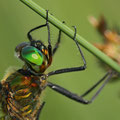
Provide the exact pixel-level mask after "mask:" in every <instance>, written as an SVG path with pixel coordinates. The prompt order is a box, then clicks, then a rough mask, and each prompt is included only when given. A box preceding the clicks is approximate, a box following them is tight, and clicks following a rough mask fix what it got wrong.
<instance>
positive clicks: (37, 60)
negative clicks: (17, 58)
mask: <svg viewBox="0 0 120 120" xmlns="http://www.w3.org/2000/svg"><path fill="white" fill-rule="evenodd" d="M21 56H22V58H23V59H24V60H25V61H28V62H30V63H33V64H35V65H41V64H42V63H43V54H42V53H41V52H40V51H39V50H38V49H37V48H35V47H33V46H27V47H25V48H23V49H22V51H21Z"/></svg>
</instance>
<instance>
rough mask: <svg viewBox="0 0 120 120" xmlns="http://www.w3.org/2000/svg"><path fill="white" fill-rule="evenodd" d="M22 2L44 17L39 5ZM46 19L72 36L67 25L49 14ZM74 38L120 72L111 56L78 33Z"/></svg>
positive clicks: (43, 10)
mask: <svg viewBox="0 0 120 120" xmlns="http://www.w3.org/2000/svg"><path fill="white" fill-rule="evenodd" d="M20 1H21V2H23V3H24V4H26V5H27V6H28V7H30V8H31V9H32V10H34V11H35V12H36V13H38V14H39V15H40V16H42V17H43V18H46V10H45V9H43V8H41V7H40V6H39V5H37V4H36V3H35V2H33V1H32V0H20ZM48 20H49V22H50V23H51V24H53V25H54V26H55V27H57V28H58V29H61V30H62V32H64V33H65V34H66V35H67V36H69V37H70V38H73V36H74V31H73V30H71V29H70V28H69V27H67V26H66V25H65V24H63V23H62V22H60V21H59V20H58V19H56V18H55V17H54V16H52V15H51V14H49V17H48ZM76 40H77V41H78V42H79V44H80V45H82V46H83V47H84V48H86V49H87V50H88V51H89V52H91V53H92V54H94V55H95V56H96V57H98V58H99V59H100V60H102V61H103V62H105V63H106V64H107V65H109V66H110V67H111V68H112V69H114V70H116V71H117V72H120V66H119V65H118V64H117V63H116V62H114V61H113V60H112V59H111V58H109V57H108V56H106V55H105V54H104V53H103V52H101V51H100V50H98V49H97V48H96V47H94V46H93V45H92V44H90V43H89V42H87V41H86V40H85V39H84V38H83V37H81V36H80V35H78V34H77V35H76Z"/></svg>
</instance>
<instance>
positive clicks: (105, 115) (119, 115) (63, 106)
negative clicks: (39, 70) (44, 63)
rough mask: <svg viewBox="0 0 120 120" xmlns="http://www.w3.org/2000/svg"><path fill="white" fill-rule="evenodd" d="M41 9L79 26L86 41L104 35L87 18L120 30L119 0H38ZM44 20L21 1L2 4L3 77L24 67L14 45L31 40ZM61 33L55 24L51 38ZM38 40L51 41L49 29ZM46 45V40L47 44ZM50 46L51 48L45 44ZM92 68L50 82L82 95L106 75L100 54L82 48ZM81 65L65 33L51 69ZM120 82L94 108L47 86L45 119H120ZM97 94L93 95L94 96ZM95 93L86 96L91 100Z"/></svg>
mask: <svg viewBox="0 0 120 120" xmlns="http://www.w3.org/2000/svg"><path fill="white" fill-rule="evenodd" d="M34 1H35V2H36V3H38V4H39V5H40V6H41V7H43V8H45V9H48V10H49V11H50V13H52V14H53V15H54V16H55V17H56V18H58V19H59V20H61V21H63V20H64V21H66V24H67V25H68V26H69V27H71V26H73V25H76V27H77V31H78V33H79V34H80V35H81V36H83V37H84V38H85V39H86V40H87V41H89V42H91V43H94V42H102V40H101V39H102V38H101V36H100V35H99V34H98V33H97V32H96V30H95V29H94V28H93V27H92V25H91V24H90V23H89V22H88V16H90V15H94V16H95V17H97V18H98V17H99V16H100V15H101V14H103V15H104V16H105V18H106V19H107V21H108V24H109V25H110V26H114V25H118V26H120V15H119V11H120V1H119V0H34ZM43 23H45V20H44V19H43V18H41V17H40V16H39V15H37V14H36V13H35V12H33V11H32V10H31V9H29V8H28V7H27V6H25V5H24V4H23V3H21V2H20V1H19V0H0V55H1V57H0V78H1V79H2V77H3V76H4V74H5V71H6V69H7V68H8V67H10V66H17V67H21V66H22V64H23V63H22V62H21V61H19V60H17V59H16V58H14V49H15V47H16V46H17V45H18V44H19V43H21V42H24V41H28V39H27V36H26V34H27V32H28V31H29V30H30V29H31V28H34V27H35V26H37V25H40V24H43ZM57 35H58V30H57V29H56V28H55V27H53V26H51V40H52V44H53V45H54V44H55V41H56V40H57ZM33 36H34V38H35V39H41V40H43V41H44V40H46V41H47V32H46V30H45V29H43V30H42V31H36V32H34V33H33ZM45 44H46V42H45ZM46 45H47V44H46ZM82 51H83V52H84V55H85V58H86V61H87V69H86V70H85V71H82V72H75V73H68V74H61V75H56V76H53V77H50V78H49V79H48V80H49V81H51V82H53V83H56V84H59V85H61V86H63V87H65V88H67V89H68V90H70V91H73V92H75V93H77V94H79V95H80V94H82V93H83V92H84V91H85V90H87V89H88V88H89V87H90V86H92V85H93V84H94V83H95V82H96V81H98V80H99V79H100V78H101V77H102V76H104V74H105V73H106V71H105V70H104V69H103V67H102V66H101V64H99V61H98V60H97V58H96V57H95V56H93V55H92V54H91V53H89V52H88V51H87V50H85V49H84V48H82ZM79 65H82V59H81V57H80V55H79V52H78V50H77V48H76V46H75V44H74V42H73V41H72V40H71V39H70V38H68V37H67V36H66V35H62V40H61V45H60V48H59V50H58V51H57V53H56V54H55V56H54V58H53V64H52V65H51V67H50V68H49V69H48V71H50V70H55V69H57V68H63V67H65V66H66V67H72V66H79ZM119 86H120V82H119V80H116V82H110V83H109V84H108V85H107V86H106V87H105V88H104V90H103V91H102V92H101V94H100V95H99V96H98V97H97V99H96V100H95V101H94V102H93V103H92V104H90V105H82V104H80V103H77V102H75V101H72V100H70V99H68V98H66V97H64V96H62V95H60V94H58V93H56V92H55V91H52V90H51V89H49V88H47V89H46V92H45V95H44V100H45V101H46V105H45V107H44V109H43V111H42V113H41V116H40V119H41V120H113V119H114V120H119V119H120V87H119ZM92 94H94V93H92ZM92 94H91V95H90V96H89V97H87V98H86V99H89V98H90V97H91V96H92Z"/></svg>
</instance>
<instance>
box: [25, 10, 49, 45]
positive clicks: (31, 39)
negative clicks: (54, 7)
mask: <svg viewBox="0 0 120 120" xmlns="http://www.w3.org/2000/svg"><path fill="white" fill-rule="evenodd" d="M46 26H47V28H48V44H51V43H50V30H49V23H48V10H46V23H45V24H43V25H40V26H37V27H35V28H33V29H31V30H30V31H29V32H28V33H27V37H28V39H29V40H30V41H33V38H32V35H31V32H33V31H35V30H37V29H40V28H42V27H46Z"/></svg>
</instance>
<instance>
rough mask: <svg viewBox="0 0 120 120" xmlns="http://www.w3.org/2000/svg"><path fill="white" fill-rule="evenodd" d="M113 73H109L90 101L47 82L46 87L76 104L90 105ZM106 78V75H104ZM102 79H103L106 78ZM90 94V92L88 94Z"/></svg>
mask: <svg viewBox="0 0 120 120" xmlns="http://www.w3.org/2000/svg"><path fill="white" fill-rule="evenodd" d="M113 74H114V72H111V73H110V74H109V76H108V78H107V79H106V80H105V81H104V83H103V84H102V86H101V87H100V88H99V89H98V90H97V92H96V93H95V94H94V95H93V96H92V98H91V99H90V100H85V99H83V97H82V96H78V95H77V94H74V93H72V92H70V91H68V90H66V89H65V88H63V87H61V86H58V85H56V84H53V83H50V82H48V86H49V87H50V88H51V89H53V90H55V91H57V92H58V93H60V94H62V95H64V96H66V97H68V98H70V99H72V100H75V101H77V102H80V103H82V104H90V103H91V102H93V101H94V100H95V98H96V97H97V96H98V95H99V93H100V92H101V90H102V89H103V87H104V86H105V85H106V84H107V83H108V81H109V80H110V79H111V77H112V76H113ZM105 76H106V75H105ZM105 76H104V77H103V78H104V79H105V78H106V77H105ZM89 93H90V92H89Z"/></svg>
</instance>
